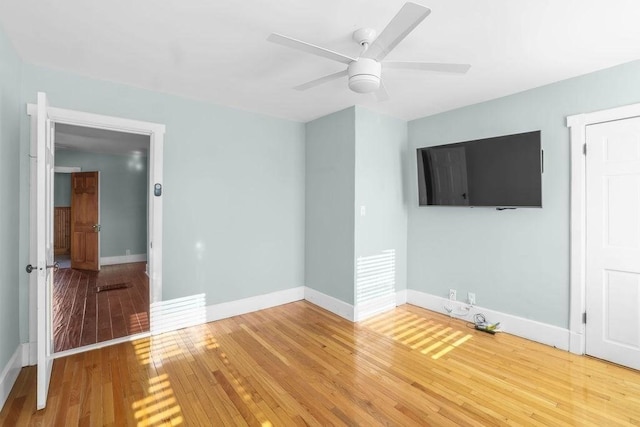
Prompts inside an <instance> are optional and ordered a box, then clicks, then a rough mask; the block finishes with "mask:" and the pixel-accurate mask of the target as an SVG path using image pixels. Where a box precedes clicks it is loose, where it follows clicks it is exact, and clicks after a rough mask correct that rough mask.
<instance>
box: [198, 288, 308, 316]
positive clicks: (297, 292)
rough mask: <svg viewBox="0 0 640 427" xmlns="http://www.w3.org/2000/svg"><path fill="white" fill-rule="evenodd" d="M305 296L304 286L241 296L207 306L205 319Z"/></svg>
mask: <svg viewBox="0 0 640 427" xmlns="http://www.w3.org/2000/svg"><path fill="white" fill-rule="evenodd" d="M304 296H305V288H304V286H298V287H297V288H291V289H285V290H283V291H277V292H271V293H269V294H265V295H257V296H254V297H249V298H243V299H239V300H235V301H229V302H223V303H220V304H213V305H210V306H207V309H206V321H207V322H214V321H216V320H221V319H226V318H228V317H233V316H238V315H240V314H246V313H252V312H254V311H258V310H264V309H267V308H271V307H277V306H279V305H283V304H289V303H291V302H294V301H300V300H303V299H304Z"/></svg>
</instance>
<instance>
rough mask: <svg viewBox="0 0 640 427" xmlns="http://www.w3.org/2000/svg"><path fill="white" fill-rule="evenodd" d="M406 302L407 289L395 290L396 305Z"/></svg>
mask: <svg viewBox="0 0 640 427" xmlns="http://www.w3.org/2000/svg"><path fill="white" fill-rule="evenodd" d="M406 303H407V290H406V289H402V290H400V291H396V307H397V306H399V305H402V304H406Z"/></svg>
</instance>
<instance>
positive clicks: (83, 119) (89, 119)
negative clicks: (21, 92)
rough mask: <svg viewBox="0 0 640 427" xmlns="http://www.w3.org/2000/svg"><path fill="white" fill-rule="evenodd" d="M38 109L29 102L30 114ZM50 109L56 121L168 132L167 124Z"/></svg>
mask: <svg viewBox="0 0 640 427" xmlns="http://www.w3.org/2000/svg"><path fill="white" fill-rule="evenodd" d="M36 110H37V106H36V104H27V114H28V115H30V116H35V115H36V113H37V111H36ZM48 110H49V117H50V118H51V120H52V121H54V122H56V123H64V124H67V125H76V126H82V127H90V128H96V129H106V130H115V131H119V132H126V133H135V134H138V135H150V134H152V133H157V134H164V133H165V132H166V126H165V125H163V124H160V123H152V122H143V121H140V120H132V119H125V118H122V117H114V116H105V115H102V114H93V113H87V112H84V111H76V110H67V109H64V108H56V107H49V108H48Z"/></svg>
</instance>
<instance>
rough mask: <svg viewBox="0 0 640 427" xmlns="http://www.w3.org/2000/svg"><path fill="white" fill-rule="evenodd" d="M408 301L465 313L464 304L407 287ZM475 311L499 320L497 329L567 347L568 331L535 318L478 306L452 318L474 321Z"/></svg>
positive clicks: (488, 318) (428, 308) (432, 307)
mask: <svg viewBox="0 0 640 427" xmlns="http://www.w3.org/2000/svg"><path fill="white" fill-rule="evenodd" d="M407 303H409V304H413V305H416V306H418V307H422V308H426V309H427V310H431V311H435V312H438V313H442V314H448V313H447V311H446V310H445V309H444V306H445V305H447V306H449V307H452V308H453V313H454V314H455V313H465V311H464V310H463V307H464V306H465V305H466V304H464V303H462V302H457V303H451V302H450V301H449V300H448V299H446V298H443V297H439V296H435V295H431V294H427V293H424V292H420V291H416V290H413V289H408V290H407ZM476 313H482V314H484V316H485V317H486V319H487V321H489V322H500V329H501V330H502V331H503V332H506V333H509V334H512V335H516V336H519V337H522V338H526V339H528V340H531V341H536V342H539V343H542V344H546V345H549V346H552V347H556V348H559V349H562V350H567V351H568V350H569V338H570V333H569V330H568V329H564V328H561V327H559V326H554V325H549V324H547V323H542V322H538V321H536V320H531V319H525V318H522V317H518V316H514V315H512V314H507V313H502V312H499V311H495V310H490V309H488V308H484V307H478V306H474V307H472V308H471V310H469V312H468V315H467V316H466V317H462V316H454V317H459V318H462V319H468V320H469V321H473V315H474V314H476Z"/></svg>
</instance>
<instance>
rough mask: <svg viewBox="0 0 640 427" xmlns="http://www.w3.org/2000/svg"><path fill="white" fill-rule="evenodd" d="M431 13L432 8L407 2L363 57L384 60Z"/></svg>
mask: <svg viewBox="0 0 640 427" xmlns="http://www.w3.org/2000/svg"><path fill="white" fill-rule="evenodd" d="M430 13H431V9H429V8H426V7H424V6H421V5H419V4H415V3H410V2H408V3H405V4H404V6H402V9H400V11H399V12H398V14H397V15H396V16H394V17H393V19H392V20H391V22H389V24H388V25H387V26H386V28H385V29H384V30H382V33H380V35H379V36H378V38H377V39H375V40H374V42H373V43H372V44H371V46H369V48H368V49H367V51H366V52H365V53H364V54H363V55H362V57H364V58H371V59H375V60H376V61H382V59H383V58H384V57H385V56H387V54H388V53H389V52H391V51H392V50H393V48H394V47H396V46H397V45H398V43H400V42H401V41H402V40H403V39H404V38H405V37H407V35H408V34H409V33H410V32H411V31H413V29H414V28H416V27H417V26H418V24H419V23H421V22H422V21H423V20H424V18H426V17H427V16H428V15H429V14H430Z"/></svg>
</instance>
